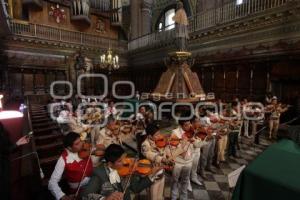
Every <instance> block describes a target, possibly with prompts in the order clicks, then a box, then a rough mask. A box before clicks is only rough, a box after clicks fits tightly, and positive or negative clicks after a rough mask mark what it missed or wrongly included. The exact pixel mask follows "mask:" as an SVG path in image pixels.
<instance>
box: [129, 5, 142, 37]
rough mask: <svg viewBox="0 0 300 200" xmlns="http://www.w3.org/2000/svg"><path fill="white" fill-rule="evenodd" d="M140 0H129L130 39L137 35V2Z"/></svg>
mask: <svg viewBox="0 0 300 200" xmlns="http://www.w3.org/2000/svg"><path fill="white" fill-rule="evenodd" d="M139 1H140V0H131V1H130V15H131V16H130V17H131V19H130V29H131V30H130V32H131V35H130V39H134V38H137V37H138V36H139V11H140V9H139V4H140V2H139Z"/></svg>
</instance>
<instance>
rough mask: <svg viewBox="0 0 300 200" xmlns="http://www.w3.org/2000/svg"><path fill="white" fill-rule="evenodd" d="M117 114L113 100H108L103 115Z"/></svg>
mask: <svg viewBox="0 0 300 200" xmlns="http://www.w3.org/2000/svg"><path fill="white" fill-rule="evenodd" d="M117 114H118V111H117V109H116V107H115V104H114V102H113V101H110V102H109V105H108V107H107V108H106V110H105V117H108V116H110V115H112V116H116V115H117Z"/></svg>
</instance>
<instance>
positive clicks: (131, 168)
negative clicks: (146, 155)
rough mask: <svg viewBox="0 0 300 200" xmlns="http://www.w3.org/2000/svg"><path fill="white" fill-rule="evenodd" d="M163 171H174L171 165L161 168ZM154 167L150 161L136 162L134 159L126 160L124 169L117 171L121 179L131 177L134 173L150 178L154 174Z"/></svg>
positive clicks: (124, 160) (123, 162) (123, 163)
mask: <svg viewBox="0 0 300 200" xmlns="http://www.w3.org/2000/svg"><path fill="white" fill-rule="evenodd" d="M161 167H162V168H163V169H166V170H170V169H172V166H171V165H167V166H161ZM153 168H154V165H153V164H152V162H151V161H150V160H148V159H141V160H138V161H137V160H135V159H134V158H128V157H126V158H124V159H123V161H122V167H120V168H119V169H117V171H118V173H119V175H120V176H121V177H126V176H130V175H132V174H133V173H136V174H139V175H141V176H148V175H150V174H151V173H152V171H153Z"/></svg>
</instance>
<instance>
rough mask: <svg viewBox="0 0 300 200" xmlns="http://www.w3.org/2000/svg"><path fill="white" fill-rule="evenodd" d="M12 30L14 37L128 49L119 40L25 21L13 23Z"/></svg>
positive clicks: (11, 24)
mask: <svg viewBox="0 0 300 200" xmlns="http://www.w3.org/2000/svg"><path fill="white" fill-rule="evenodd" d="M10 29H11V32H12V34H14V35H20V36H26V37H31V38H36V39H45V40H51V41H58V42H66V43H73V44H77V45H83V46H95V47H99V48H108V47H109V46H111V47H112V48H119V49H125V50H126V49H127V47H126V46H125V45H124V44H122V43H120V42H119V41H118V40H113V39H110V38H105V37H101V36H98V35H93V34H87V33H83V32H78V31H70V30H66V29H61V28H55V27H52V26H47V25H40V24H32V23H27V22H23V21H11V22H10Z"/></svg>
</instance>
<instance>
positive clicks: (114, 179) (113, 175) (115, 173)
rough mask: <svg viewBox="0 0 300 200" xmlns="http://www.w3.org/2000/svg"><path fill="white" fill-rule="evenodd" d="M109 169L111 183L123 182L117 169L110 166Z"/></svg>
mask: <svg viewBox="0 0 300 200" xmlns="http://www.w3.org/2000/svg"><path fill="white" fill-rule="evenodd" d="M108 169H109V182H110V183H111V184H115V183H120V182H121V178H120V176H119V173H118V171H117V170H115V169H112V168H110V167H108Z"/></svg>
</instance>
